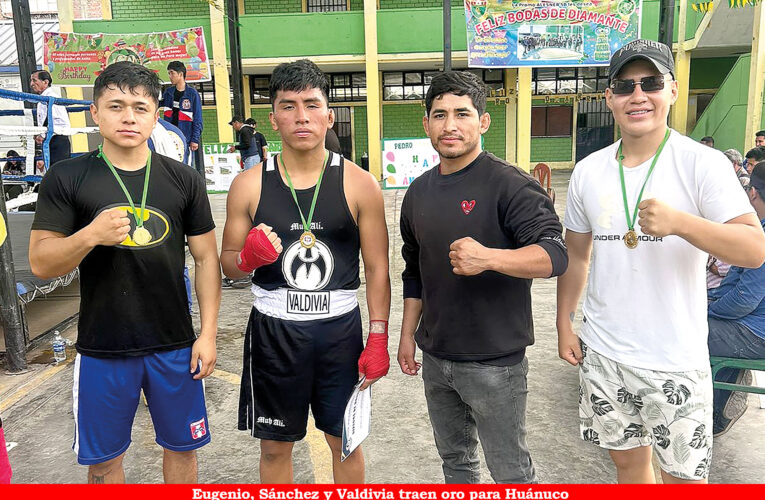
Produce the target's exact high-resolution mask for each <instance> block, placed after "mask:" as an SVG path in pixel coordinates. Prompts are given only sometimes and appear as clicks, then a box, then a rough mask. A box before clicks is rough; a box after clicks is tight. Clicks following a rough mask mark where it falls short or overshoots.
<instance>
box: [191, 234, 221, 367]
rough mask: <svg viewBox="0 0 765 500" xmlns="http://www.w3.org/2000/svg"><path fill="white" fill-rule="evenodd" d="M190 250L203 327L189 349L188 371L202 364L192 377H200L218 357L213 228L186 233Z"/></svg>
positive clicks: (216, 264)
mask: <svg viewBox="0 0 765 500" xmlns="http://www.w3.org/2000/svg"><path fill="white" fill-rule="evenodd" d="M189 251H191V256H192V257H194V288H195V289H196V292H197V301H198V302H199V316H200V319H201V322H202V330H201V332H200V334H199V338H197V341H196V342H194V346H193V347H192V350H191V367H190V368H191V372H192V373H193V372H194V371H195V370H196V368H197V361H198V360H201V361H202V367H201V369H200V371H199V373H198V374H196V375H195V376H194V378H195V379H201V378H204V377H206V376H208V375H210V374H211V373H212V372H213V369H215V362H216V359H217V356H216V352H215V337H216V335H217V333H218V310H219V309H220V261H219V260H218V245H217V243H216V241H215V231H209V232H207V233H205V234H200V235H198V236H189Z"/></svg>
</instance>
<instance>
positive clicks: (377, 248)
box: [358, 171, 390, 321]
mask: <svg viewBox="0 0 765 500" xmlns="http://www.w3.org/2000/svg"><path fill="white" fill-rule="evenodd" d="M359 177H360V178H361V179H360V182H359V184H360V189H359V192H360V193H363V196H360V197H359V198H358V207H359V211H358V224H359V235H360V238H361V257H362V259H363V260H364V276H365V278H366V283H367V286H366V291H367V307H368V308H369V319H370V320H382V321H388V316H389V315H390V273H389V272H388V227H387V225H386V224H385V207H384V204H383V197H382V191H381V190H380V186H379V185H378V184H377V181H375V180H374V178H373V177H372V176H371V175H368V174H367V173H366V172H363V171H362V172H359Z"/></svg>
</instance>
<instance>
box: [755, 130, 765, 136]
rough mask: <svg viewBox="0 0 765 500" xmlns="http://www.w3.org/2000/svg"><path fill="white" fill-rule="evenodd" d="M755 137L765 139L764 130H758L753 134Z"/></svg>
mask: <svg viewBox="0 0 765 500" xmlns="http://www.w3.org/2000/svg"><path fill="white" fill-rule="evenodd" d="M754 136H755V137H765V130H760V131H758V132H757V133H756V134H754Z"/></svg>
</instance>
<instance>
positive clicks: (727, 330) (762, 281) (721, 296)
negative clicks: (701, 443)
mask: <svg viewBox="0 0 765 500" xmlns="http://www.w3.org/2000/svg"><path fill="white" fill-rule="evenodd" d="M701 143H702V144H704V145H706V146H709V147H711V148H714V138H712V137H710V136H707V137H703V138H702V139H701ZM723 154H724V155H725V156H726V157H727V158H728V160H729V161H730V162H731V165H732V166H733V170H734V171H735V173H736V176H737V178H738V180H739V182H740V183H741V187H742V188H743V190H744V192H745V193H746V194H747V196H748V198H749V201H750V203H751V205H752V207H753V208H754V209H755V211H756V212H757V216H758V218H759V219H760V221H761V223H762V224H763V225H765V210H764V208H765V202H763V193H764V192H763V189H765V130H760V131H758V132H757V133H756V134H755V147H754V148H752V149H750V150H749V151H747V152H746V154H745V155H742V154H741V153H740V152H739V151H738V150H736V149H728V150H726V151H724V153H723ZM707 294H708V300H709V306H708V323H709V340H708V343H709V353H710V355H711V356H721V357H731V358H743V359H765V265H763V266H760V267H758V268H755V269H747V268H742V267H738V266H731V265H730V264H728V263H726V262H725V261H724V260H723V259H720V258H718V257H716V256H714V255H709V257H708V260H707ZM717 381H719V382H729V383H736V384H743V385H751V384H752V382H753V376H752V372H751V371H750V370H736V369H731V368H723V369H721V370H720V372H719V373H718V378H717ZM747 407H748V405H747V394H746V393H744V392H731V391H725V390H720V389H716V390H715V393H714V424H713V425H714V427H713V433H714V435H715V436H720V435H722V434H724V433H725V432H727V431H728V430H730V428H731V427H732V426H733V424H734V423H735V422H736V421H737V420H738V419H739V418H741V416H742V415H743V414H744V413H745V412H746V410H747Z"/></svg>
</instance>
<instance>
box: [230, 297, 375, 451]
mask: <svg viewBox="0 0 765 500" xmlns="http://www.w3.org/2000/svg"><path fill="white" fill-rule="evenodd" d="M363 348H364V345H363V341H362V333H361V313H360V312H359V308H358V307H356V309H354V310H353V311H350V312H348V313H346V314H343V315H341V316H337V317H334V318H330V319H322V320H313V321H288V320H282V319H277V318H273V317H271V316H267V315H265V314H263V313H261V312H260V311H258V310H257V309H255V308H254V307H253V308H252V313H251V314H250V320H249V323H248V325H247V333H246V335H245V337H244V366H243V370H242V384H241V387H240V393H239V422H238V427H239V429H240V430H250V433H251V434H252V436H253V437H257V438H260V439H270V440H273V441H299V440H301V439H303V437H305V434H306V426H307V424H308V408H309V406H310V408H311V413H312V414H313V418H314V421H315V422H316V428H317V429H319V430H320V431H323V432H326V433H327V434H329V435H332V436H337V437H340V436H342V435H343V415H344V413H345V405H346V404H347V403H348V398H350V396H351V393H352V392H353V386H354V385H355V384H356V382H358V380H359V368H358V361H359V356H360V355H361V351H362V350H363Z"/></svg>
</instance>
